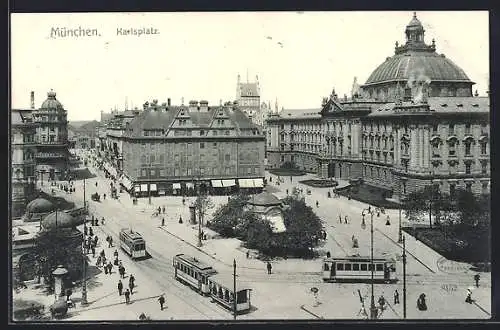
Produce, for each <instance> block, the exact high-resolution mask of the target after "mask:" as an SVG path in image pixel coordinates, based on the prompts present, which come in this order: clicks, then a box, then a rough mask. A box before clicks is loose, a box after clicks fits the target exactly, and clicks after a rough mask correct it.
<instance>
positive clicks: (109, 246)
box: [96, 236, 113, 248]
mask: <svg viewBox="0 0 500 330" xmlns="http://www.w3.org/2000/svg"><path fill="white" fill-rule="evenodd" d="M96 238H97V236H96ZM108 243H109V245H108V248H111V247H113V237H111V236H109V241H108Z"/></svg>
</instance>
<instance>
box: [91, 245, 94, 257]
mask: <svg viewBox="0 0 500 330" xmlns="http://www.w3.org/2000/svg"><path fill="white" fill-rule="evenodd" d="M91 249H92V258H95V246H93V245H92V247H91Z"/></svg>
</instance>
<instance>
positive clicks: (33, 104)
mask: <svg viewBox="0 0 500 330" xmlns="http://www.w3.org/2000/svg"><path fill="white" fill-rule="evenodd" d="M30 101H31V109H35V92H34V91H31V97H30Z"/></svg>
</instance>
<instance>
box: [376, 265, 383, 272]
mask: <svg viewBox="0 0 500 330" xmlns="http://www.w3.org/2000/svg"><path fill="white" fill-rule="evenodd" d="M375 267H376V270H377V272H382V271H383V270H384V265H383V264H376V265H375Z"/></svg>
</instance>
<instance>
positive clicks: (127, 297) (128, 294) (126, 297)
mask: <svg viewBox="0 0 500 330" xmlns="http://www.w3.org/2000/svg"><path fill="white" fill-rule="evenodd" d="M125 303H126V304H127V305H128V304H129V303H130V291H129V290H128V289H127V290H126V291H125Z"/></svg>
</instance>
